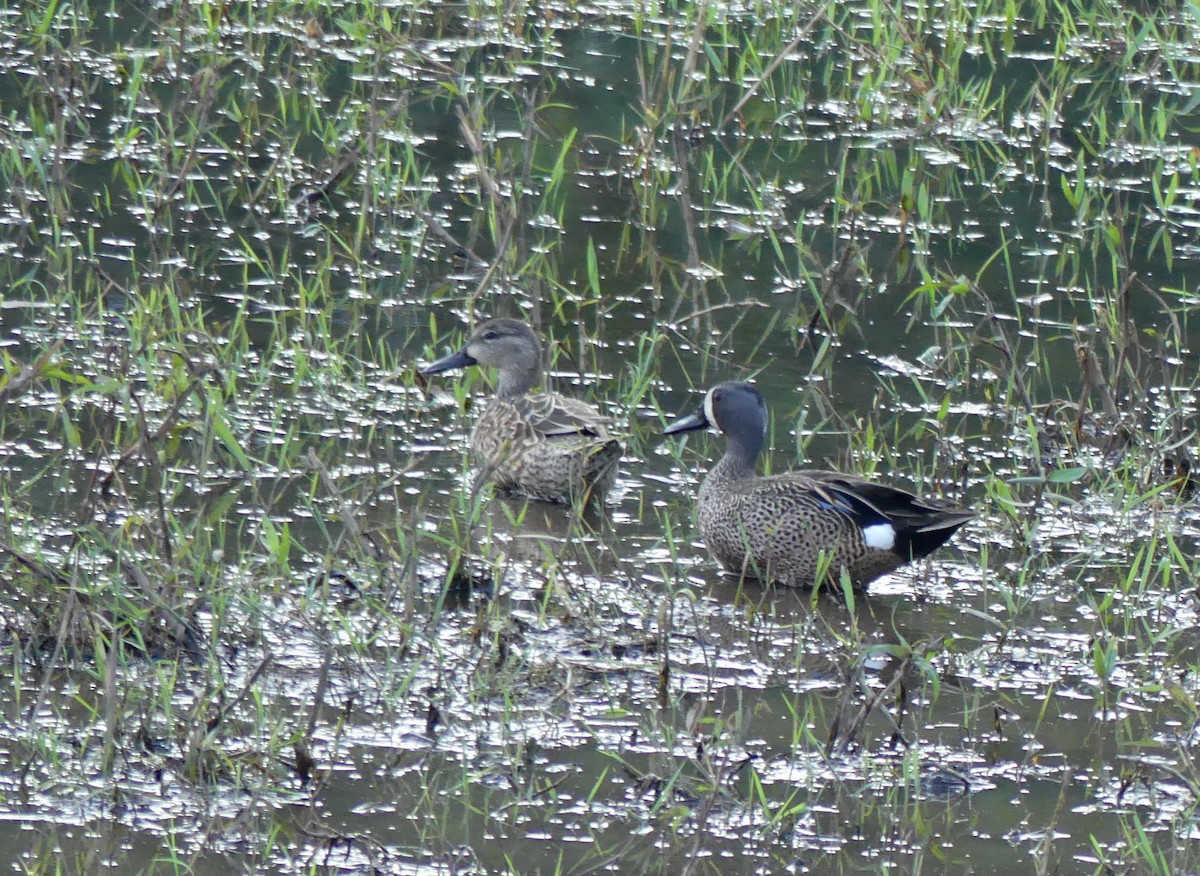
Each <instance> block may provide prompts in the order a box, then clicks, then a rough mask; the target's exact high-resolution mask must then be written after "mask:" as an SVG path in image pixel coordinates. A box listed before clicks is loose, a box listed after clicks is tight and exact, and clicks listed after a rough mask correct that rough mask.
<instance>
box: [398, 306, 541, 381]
mask: <svg viewBox="0 0 1200 876" xmlns="http://www.w3.org/2000/svg"><path fill="white" fill-rule="evenodd" d="M472 365H485V366H491V367H493V368H498V369H500V385H499V386H498V387H497V388H496V397H497V398H508V397H511V396H516V395H521V394H523V393H526V392H529V390H530V389H532V388H533V385H534V384H535V383H536V382H537V379H538V375H539V374H540V373H541V365H542V343H541V341H539V340H538V336H537V334H535V333H534V331H533V329H532V328H530V327H529V325H528V324H526V323H524V322H521V321H520V320H519V319H503V318H501V319H489V320H488V321H487V322H484V323H480V325H479V327H478V328H476V329H475V331H474V332H472V333H471V337H469V338H467V342H466V343H465V344H463V346H462V349H460V350H459V351H458V352H456V353H451V354H450V355H449V356H445V357H443V358H441V359H438V360H437V361H436V362H431V363H430V364H428V365H426V366H425V367H424V368H422V369H421V373H422V374H439V373H441V372H442V371H450V370H452V369H455V368H470V367H471V366H472Z"/></svg>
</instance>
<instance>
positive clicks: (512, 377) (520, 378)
mask: <svg viewBox="0 0 1200 876" xmlns="http://www.w3.org/2000/svg"><path fill="white" fill-rule="evenodd" d="M541 371H542V369H541V363H540V362H539V361H538V355H537V354H536V353H535V354H533V355H531V356H528V357H523V358H522V359H521V360H520V361H517V362H510V363H508V364H507V365H505V367H504V368H502V369H500V384H499V385H498V386H497V387H496V398H514V397H516V396H518V395H524V394H525V393H527V392H529V390H531V389H533V385H534V384H535V383H537V380H538V377H539V376H540V375H541Z"/></svg>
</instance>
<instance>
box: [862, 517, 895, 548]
mask: <svg viewBox="0 0 1200 876" xmlns="http://www.w3.org/2000/svg"><path fill="white" fill-rule="evenodd" d="M862 533H863V541H864V542H866V545H867V547H869V548H874V549H875V550H877V551H890V550H891V549H892V548H894V547H895V546H896V528H895V527H894V526H892V524H890V523H872V524H871V525H870V526H864V527H863V531H862Z"/></svg>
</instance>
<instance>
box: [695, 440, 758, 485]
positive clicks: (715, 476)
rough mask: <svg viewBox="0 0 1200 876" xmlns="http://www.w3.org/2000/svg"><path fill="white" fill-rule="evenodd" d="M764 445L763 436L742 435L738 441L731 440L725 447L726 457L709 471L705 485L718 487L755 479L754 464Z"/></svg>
mask: <svg viewBox="0 0 1200 876" xmlns="http://www.w3.org/2000/svg"><path fill="white" fill-rule="evenodd" d="M762 443H763V439H762V436H761V435H758V436H752V435H742V436H738V438H737V439H734V438H732V437H731V438H729V443H728V444H727V445H726V447H725V455H724V456H722V457H721V461H720V462H718V463H717V464H716V465H714V466H713V467H712V470H711V471H709V473H708V477H706V478H705V479H704V485H705V486H710V485H711V486H717V485H719V484H728V483H733V482H734V481H744V480H746V479H747V478H752V477H754V463H755V461H756V460H757V459H758V451H759V450H761V449H762Z"/></svg>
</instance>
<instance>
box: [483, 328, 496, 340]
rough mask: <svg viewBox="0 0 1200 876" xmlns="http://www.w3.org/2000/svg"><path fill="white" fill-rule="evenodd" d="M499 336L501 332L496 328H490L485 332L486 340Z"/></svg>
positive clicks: (484, 337)
mask: <svg viewBox="0 0 1200 876" xmlns="http://www.w3.org/2000/svg"><path fill="white" fill-rule="evenodd" d="M498 337H500V332H498V331H496V330H495V329H488V330H487V331H486V332H484V333H483V339H484V340H485V341H494V340H496V338H498Z"/></svg>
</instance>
